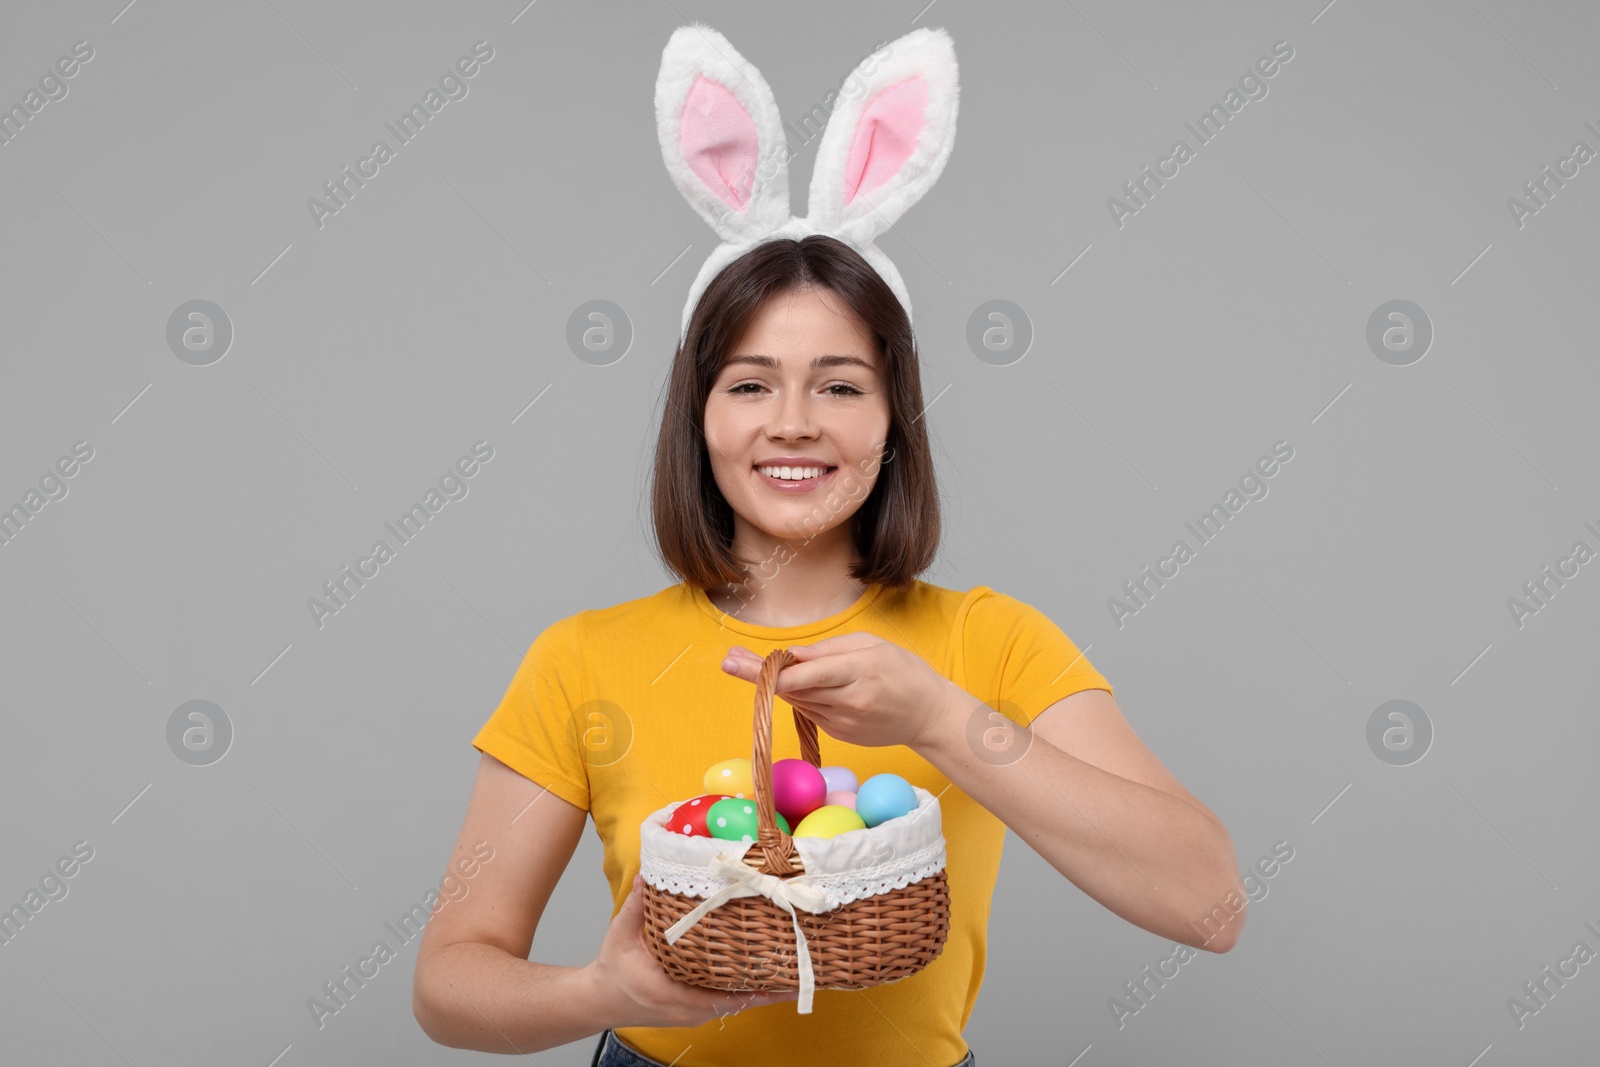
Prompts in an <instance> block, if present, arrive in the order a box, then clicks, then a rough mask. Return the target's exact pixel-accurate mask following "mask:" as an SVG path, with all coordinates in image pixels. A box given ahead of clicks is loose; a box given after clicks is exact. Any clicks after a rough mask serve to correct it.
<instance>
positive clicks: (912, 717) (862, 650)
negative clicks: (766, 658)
mask: <svg viewBox="0 0 1600 1067" xmlns="http://www.w3.org/2000/svg"><path fill="white" fill-rule="evenodd" d="M788 647H789V651H790V652H792V653H793V654H794V658H795V659H796V660H798V661H799V662H797V663H792V664H790V665H789V666H787V667H785V668H784V669H783V670H781V671H779V672H778V677H777V681H776V684H775V685H774V687H773V691H774V694H775V695H776V696H780V697H782V698H783V699H784V700H786V701H788V702H789V704H790V705H791V706H793V707H795V708H797V709H799V710H800V712H801V713H803V714H804V715H805V716H806V717H807V718H809V719H810V720H811V721H812V722H814V723H816V724H817V726H818V727H819V728H821V729H823V730H825V731H827V733H828V736H830V737H835V738H838V739H839V740H840V741H846V742H848V743H850V744H852V745H861V746H863V747H867V748H877V747H881V746H884V745H906V746H907V747H911V748H915V747H917V746H918V745H919V744H920V743H921V742H922V741H923V740H924V739H925V738H927V737H929V736H930V735H931V734H932V732H933V731H934V730H935V729H936V728H937V725H938V722H939V720H940V718H942V717H943V715H944V713H945V709H946V705H947V702H948V697H949V690H950V688H951V683H950V681H949V680H948V679H947V678H945V677H944V676H942V675H941V674H939V673H938V672H937V671H935V670H934V669H933V667H932V666H931V665H930V664H929V663H928V661H927V660H925V659H923V658H922V657H921V656H919V655H917V654H916V653H915V652H911V651H909V650H907V649H904V648H902V647H900V646H899V645H897V644H895V643H894V642H892V641H885V640H884V639H883V638H881V637H877V636H874V635H873V634H869V633H861V632H857V633H850V634H841V635H840V636H838V637H829V638H825V639H824V640H821V641H818V642H816V643H815V644H810V645H790V646H788ZM761 660H762V658H761V657H760V656H758V655H756V654H755V653H754V652H752V651H750V650H749V649H747V648H744V647H743V646H741V645H735V646H734V647H733V648H732V649H730V650H729V652H728V657H727V658H726V659H724V660H723V661H722V669H723V670H724V671H727V672H728V673H729V674H733V675H737V676H738V677H740V678H743V679H744V680H745V681H747V682H751V683H754V682H755V680H756V675H757V674H758V673H760V670H761Z"/></svg>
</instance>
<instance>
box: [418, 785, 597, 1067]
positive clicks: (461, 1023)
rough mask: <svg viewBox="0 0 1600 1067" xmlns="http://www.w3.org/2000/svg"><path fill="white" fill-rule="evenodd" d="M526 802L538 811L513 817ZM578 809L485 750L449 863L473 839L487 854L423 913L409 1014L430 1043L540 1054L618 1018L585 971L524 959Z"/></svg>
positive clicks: (576, 830) (578, 826) (571, 846)
mask: <svg viewBox="0 0 1600 1067" xmlns="http://www.w3.org/2000/svg"><path fill="white" fill-rule="evenodd" d="M530 804H533V805H534V806H535V807H536V808H537V809H538V810H537V813H536V814H537V818H527V817H526V816H525V815H523V814H522V813H524V811H525V810H527V811H532V809H530V808H529V805H530ZM587 814H588V813H587V812H585V811H584V810H583V809H582V808H579V807H577V806H575V805H573V804H569V803H567V802H566V801H565V800H562V799H561V798H560V797H558V796H556V795H555V794H554V793H550V792H547V791H546V790H544V789H543V788H542V787H540V786H538V785H536V784H534V783H533V782H531V781H529V780H528V779H527V778H524V777H523V776H522V775H520V774H518V773H517V772H516V771H514V770H512V769H511V768H510V767H507V766H506V765H505V764H503V763H501V762H500V761H499V760H497V759H494V758H493V757H491V756H488V755H484V756H483V758H482V760H481V762H480V763H479V765H478V776H477V780H476V781H475V783H474V784H473V789H472V799H471V801H470V802H469V804H468V807H467V815H466V819H465V820H464V822H463V824H462V827H461V836H460V838H459V839H458V840H457V842H456V848H455V855H454V856H453V857H452V859H451V869H452V870H455V869H457V868H456V867H455V864H456V861H457V860H458V859H460V858H462V857H464V856H468V855H469V853H470V849H471V847H472V845H473V844H475V843H477V842H479V841H486V842H488V843H489V845H490V846H492V847H493V848H494V855H493V859H492V861H490V862H488V863H485V864H483V865H482V866H481V867H480V868H479V870H478V873H477V874H476V876H475V877H473V878H472V879H470V881H469V886H470V888H469V890H468V892H467V894H466V896H464V897H462V898H461V899H459V900H454V901H451V902H450V903H449V904H448V906H446V907H444V908H441V909H440V910H439V912H438V913H437V914H436V915H435V916H434V917H433V918H432V919H430V920H429V921H428V924H427V926H426V927H424V928H423V934H422V943H421V944H420V945H419V946H418V949H417V970H416V978H415V980H414V983H413V985H412V1011H413V1013H414V1014H415V1015H416V1017H417V1022H418V1023H419V1024H420V1025H421V1026H422V1029H423V1032H424V1033H426V1034H427V1035H428V1036H429V1037H430V1038H432V1039H433V1040H434V1041H437V1042H438V1043H439V1044H441V1045H449V1046H451V1047H453V1048H470V1049H477V1050H479V1051H483V1052H539V1051H542V1050H544V1049H548V1048H554V1047H556V1046H558V1045H564V1044H567V1043H569V1042H572V1041H577V1040H580V1039H582V1038H585V1037H589V1036H592V1035H594V1034H598V1033H599V1032H600V1031H602V1030H604V1029H606V1028H607V1027H608V1026H611V1025H613V1024H614V1023H615V1022H616V1020H615V1018H614V1016H613V1015H612V1012H613V1010H614V1009H613V1008H612V1007H611V1005H610V1003H609V1000H608V998H606V997H604V996H601V995H600V992H599V990H597V989H596V988H595V986H594V984H593V982H592V977H593V972H592V970H591V969H590V968H589V967H587V966H586V967H558V966H552V965H549V964H542V963H534V962H532V961H531V960H529V959H528V958H527V957H528V951H529V949H530V948H531V947H532V945H533V936H534V931H535V929H536V928H537V927H538V925H539V919H540V917H541V916H542V915H543V913H544V908H545V905H546V904H547V903H548V902H549V900H550V894H551V892H552V891H554V889H555V886H556V882H557V881H558V880H559V879H560V877H561V874H562V872H563V871H564V870H565V869H566V866H567V863H568V861H569V860H571V858H572V854H573V851H574V850H575V849H576V848H577V845H578V839H579V837H580V836H581V835H582V833H583V827H584V822H585V820H586V818H587ZM513 820H516V821H515V822H513ZM535 827H537V828H538V829H535Z"/></svg>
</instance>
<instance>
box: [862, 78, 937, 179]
mask: <svg viewBox="0 0 1600 1067" xmlns="http://www.w3.org/2000/svg"><path fill="white" fill-rule="evenodd" d="M927 111H928V83H927V81H926V80H925V79H923V78H922V77H921V76H918V77H914V78H907V79H906V80H905V81H903V82H901V83H900V84H898V85H894V86H891V87H889V88H887V89H885V90H884V91H883V92H881V93H879V94H878V95H877V96H875V97H873V98H872V101H871V102H870V103H869V104H867V106H866V107H865V108H864V109H863V110H862V112H861V121H860V122H859V123H858V124H857V125H856V136H855V140H853V141H852V142H850V159H849V162H847V163H846V164H845V168H844V202H845V203H847V204H848V203H850V202H851V201H852V200H854V199H855V198H856V196H857V195H858V194H862V193H870V192H872V190H874V189H876V188H878V186H880V185H882V184H883V183H884V182H886V181H888V180H889V179H890V178H892V177H894V176H895V174H896V172H898V171H899V170H900V167H901V166H902V165H903V164H904V163H905V161H906V160H907V159H909V158H910V157H911V153H912V152H913V151H915V150H916V147H917V137H918V135H919V134H921V133H922V127H923V124H924V122H925V121H926V117H927Z"/></svg>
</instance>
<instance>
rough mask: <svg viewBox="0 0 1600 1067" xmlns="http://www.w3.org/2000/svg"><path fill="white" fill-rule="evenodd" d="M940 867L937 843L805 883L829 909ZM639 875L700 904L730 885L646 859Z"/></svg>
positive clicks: (684, 867)
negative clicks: (819, 892)
mask: <svg viewBox="0 0 1600 1067" xmlns="http://www.w3.org/2000/svg"><path fill="white" fill-rule="evenodd" d="M729 843H730V844H732V842H729ZM745 847H749V846H745ZM944 865H945V850H944V842H943V841H942V840H941V841H940V842H938V843H937V844H935V845H930V846H929V847H927V848H924V849H921V850H919V851H918V852H917V853H916V854H915V855H911V856H906V857H903V858H900V859H897V860H896V861H895V862H893V863H880V864H878V865H876V866H874V867H867V868H864V869H862V870H859V871H855V872H848V871H847V872H841V873H837V874H811V875H809V876H808V877H807V881H809V882H810V883H811V884H812V885H814V886H816V887H817V888H818V889H821V890H822V892H823V893H824V895H826V896H827V898H828V904H829V906H830V907H834V908H837V907H841V906H843V905H845V904H849V903H851V902H852V901H857V900H865V899H866V898H867V897H874V896H877V895H878V894H880V893H887V892H888V891H889V890H891V889H904V888H905V887H906V886H908V885H911V884H913V883H915V882H920V881H922V880H923V879H924V878H931V877H932V876H933V875H936V874H938V873H939V872H940V871H942V870H944ZM639 873H640V874H641V875H643V876H644V880H645V881H646V882H647V883H649V884H650V885H652V886H654V887H655V888H657V889H661V890H665V891H667V892H669V893H677V894H680V895H682V896H688V897H696V898H699V899H701V900H704V899H705V898H706V897H709V896H711V895H712V894H714V893H716V892H718V891H719V890H721V889H723V888H724V887H726V886H727V885H729V884H730V883H729V882H728V880H727V879H725V878H720V877H717V876H715V875H712V874H711V873H710V872H708V871H707V870H706V869H705V868H704V867H690V866H687V865H685V864H682V863H674V862H672V861H671V860H664V859H660V858H654V857H647V856H641V857H640V862H639ZM797 877H799V876H797Z"/></svg>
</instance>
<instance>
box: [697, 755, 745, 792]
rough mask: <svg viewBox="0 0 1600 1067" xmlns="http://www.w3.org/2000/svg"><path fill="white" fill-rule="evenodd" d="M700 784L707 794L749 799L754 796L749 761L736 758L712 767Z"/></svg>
mask: <svg viewBox="0 0 1600 1067" xmlns="http://www.w3.org/2000/svg"><path fill="white" fill-rule="evenodd" d="M702 784H703V785H704V786H705V791H706V792H707V793H723V794H725V795H727V796H730V797H749V798H754V797H755V795H756V780H755V772H754V771H753V770H752V769H751V767H750V761H749V760H748V759H743V758H740V757H737V756H736V757H734V758H733V759H725V760H723V761H722V762H721V763H719V764H717V765H716V766H714V767H712V768H711V769H710V770H709V771H707V772H706V776H705V780H704V781H703V783H702Z"/></svg>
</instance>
